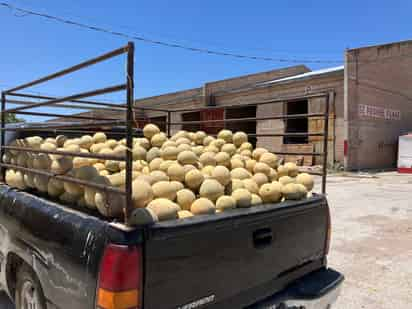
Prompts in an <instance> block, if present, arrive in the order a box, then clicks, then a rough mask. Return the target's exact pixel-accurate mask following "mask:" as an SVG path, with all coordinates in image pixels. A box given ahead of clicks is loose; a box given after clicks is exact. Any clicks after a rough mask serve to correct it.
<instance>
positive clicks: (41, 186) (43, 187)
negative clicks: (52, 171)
mask: <svg viewBox="0 0 412 309" xmlns="http://www.w3.org/2000/svg"><path fill="white" fill-rule="evenodd" d="M33 182H34V186H35V187H36V189H37V190H39V191H40V192H47V186H48V184H49V177H48V176H44V175H38V174H35V175H34V177H33Z"/></svg>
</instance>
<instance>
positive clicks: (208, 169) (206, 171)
mask: <svg viewBox="0 0 412 309" xmlns="http://www.w3.org/2000/svg"><path fill="white" fill-rule="evenodd" d="M214 168H215V167H214V166H211V165H206V166H204V167H203V168H202V170H201V172H202V174H203V175H204V176H205V179H206V178H210V177H211V176H212V172H213V169H214Z"/></svg>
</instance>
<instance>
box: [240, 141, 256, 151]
mask: <svg viewBox="0 0 412 309" xmlns="http://www.w3.org/2000/svg"><path fill="white" fill-rule="evenodd" d="M239 149H240V150H241V151H242V150H249V151H251V152H252V151H253V145H252V144H251V143H249V142H245V143H242V145H240V147H239Z"/></svg>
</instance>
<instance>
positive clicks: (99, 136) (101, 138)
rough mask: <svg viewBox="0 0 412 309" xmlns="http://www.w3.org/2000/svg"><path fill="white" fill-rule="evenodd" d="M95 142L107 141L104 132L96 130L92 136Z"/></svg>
mask: <svg viewBox="0 0 412 309" xmlns="http://www.w3.org/2000/svg"><path fill="white" fill-rule="evenodd" d="M92 141H93V144H97V143H104V142H106V141H107V136H106V134H104V133H103V132H96V133H95V134H94V135H93V137H92Z"/></svg>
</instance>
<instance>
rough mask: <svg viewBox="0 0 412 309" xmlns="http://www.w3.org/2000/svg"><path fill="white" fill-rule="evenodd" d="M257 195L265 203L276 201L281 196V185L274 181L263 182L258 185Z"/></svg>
mask: <svg viewBox="0 0 412 309" xmlns="http://www.w3.org/2000/svg"><path fill="white" fill-rule="evenodd" d="M259 195H260V197H261V198H262V201H263V202H265V203H277V202H279V201H280V199H281V198H282V185H281V184H280V183H279V182H275V181H274V182H272V183H265V184H264V185H262V186H261V187H260V189H259Z"/></svg>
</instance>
